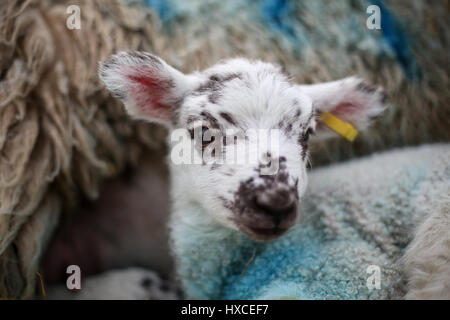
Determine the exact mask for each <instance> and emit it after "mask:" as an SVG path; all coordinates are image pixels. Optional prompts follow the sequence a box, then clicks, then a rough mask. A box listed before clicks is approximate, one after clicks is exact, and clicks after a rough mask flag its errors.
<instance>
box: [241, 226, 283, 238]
mask: <svg viewBox="0 0 450 320" xmlns="http://www.w3.org/2000/svg"><path fill="white" fill-rule="evenodd" d="M238 227H239V230H240V231H241V232H243V233H244V234H246V235H247V236H249V237H250V238H252V239H253V240H256V241H267V240H274V239H277V238H279V237H280V236H281V235H283V234H284V233H285V232H286V231H288V230H289V229H290V228H289V227H288V228H282V227H279V226H275V227H269V228H255V227H249V226H246V225H240V226H238Z"/></svg>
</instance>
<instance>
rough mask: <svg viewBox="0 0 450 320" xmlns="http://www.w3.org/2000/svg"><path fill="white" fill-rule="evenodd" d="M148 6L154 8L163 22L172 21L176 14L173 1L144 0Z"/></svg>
mask: <svg viewBox="0 0 450 320" xmlns="http://www.w3.org/2000/svg"><path fill="white" fill-rule="evenodd" d="M144 3H145V5H146V6H147V7H149V8H151V9H153V10H154V11H155V12H156V13H157V14H158V15H159V18H160V19H161V21H162V22H163V24H167V23H170V22H171V20H172V19H173V18H174V17H175V16H176V13H175V10H174V9H173V7H172V5H171V1H167V0H144Z"/></svg>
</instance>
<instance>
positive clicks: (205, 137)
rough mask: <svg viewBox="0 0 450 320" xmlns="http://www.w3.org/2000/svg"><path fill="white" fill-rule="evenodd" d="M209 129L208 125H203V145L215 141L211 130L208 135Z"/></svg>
mask: <svg viewBox="0 0 450 320" xmlns="http://www.w3.org/2000/svg"><path fill="white" fill-rule="evenodd" d="M208 130H209V128H208V127H204V126H203V127H202V146H203V147H206V146H207V145H208V144H210V143H211V142H213V141H214V139H215V138H214V136H213V135H211V132H209V134H208V135H206V132H207V131H208Z"/></svg>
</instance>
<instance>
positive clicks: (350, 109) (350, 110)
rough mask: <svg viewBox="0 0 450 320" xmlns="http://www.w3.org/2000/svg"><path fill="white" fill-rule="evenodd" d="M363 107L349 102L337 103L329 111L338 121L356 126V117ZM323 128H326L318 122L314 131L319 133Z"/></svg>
mask: <svg viewBox="0 0 450 320" xmlns="http://www.w3.org/2000/svg"><path fill="white" fill-rule="evenodd" d="M363 108H364V107H363V106H361V105H358V104H354V103H351V102H342V103H339V104H338V105H337V106H335V107H334V108H333V109H331V110H329V111H328V112H330V113H331V114H333V115H334V116H336V117H338V118H339V119H341V120H343V121H345V122H348V123H350V124H352V125H356V122H357V121H358V117H359V116H360V114H361V111H362V109H363ZM324 128H327V126H326V125H325V124H324V123H323V122H321V121H319V122H318V123H317V126H316V130H317V131H320V130H323V129H324Z"/></svg>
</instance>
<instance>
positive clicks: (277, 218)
mask: <svg viewBox="0 0 450 320" xmlns="http://www.w3.org/2000/svg"><path fill="white" fill-rule="evenodd" d="M297 202H298V201H297V197H296V194H295V192H293V191H292V190H289V189H271V190H270V189H269V190H267V191H265V192H261V193H258V194H257V195H256V197H255V206H256V209H257V210H258V211H260V212H261V213H263V214H265V215H267V216H270V217H271V219H272V220H273V221H274V222H275V223H276V224H278V223H281V222H282V221H283V220H285V219H286V218H288V217H289V216H292V215H295V213H296V210H297Z"/></svg>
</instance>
